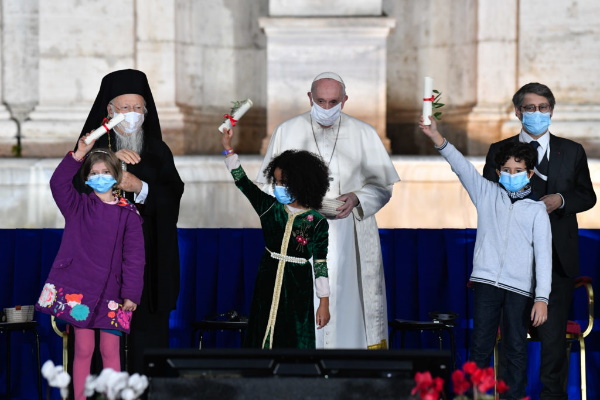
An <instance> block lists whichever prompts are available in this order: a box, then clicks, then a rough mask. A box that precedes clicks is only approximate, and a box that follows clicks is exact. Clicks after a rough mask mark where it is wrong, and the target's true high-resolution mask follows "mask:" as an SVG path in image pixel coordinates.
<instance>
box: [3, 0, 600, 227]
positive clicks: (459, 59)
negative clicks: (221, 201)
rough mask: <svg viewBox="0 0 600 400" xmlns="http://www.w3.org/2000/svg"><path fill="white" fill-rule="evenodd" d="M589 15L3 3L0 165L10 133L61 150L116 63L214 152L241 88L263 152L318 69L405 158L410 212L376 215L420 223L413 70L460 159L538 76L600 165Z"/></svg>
mask: <svg viewBox="0 0 600 400" xmlns="http://www.w3.org/2000/svg"><path fill="white" fill-rule="evenodd" d="M598 15H600V3H598V2H596V1H594V0H579V1H548V0H530V1H528V2H519V1H517V0H505V1H502V2H490V1H487V0H453V1H451V2H449V1H447V0H427V1H414V0H331V1H329V2H322V1H318V0H302V1H294V0H253V1H244V0H176V1H171V0H147V1H137V0H106V1H102V2H97V1H92V0H61V1H60V2H45V1H40V0H0V21H1V24H0V43H1V47H0V97H1V101H0V157H3V159H0V162H2V164H3V165H4V163H7V165H12V164H11V163H14V162H17V163H19V162H21V161H20V160H17V159H13V158H11V157H10V156H11V155H12V151H13V148H14V147H15V146H16V145H17V144H18V143H19V142H18V139H17V137H19V138H20V144H21V148H22V154H23V156H24V157H26V158H25V159H24V160H23V162H29V161H26V160H30V161H31V160H39V159H43V158H44V157H58V156H60V155H62V154H64V152H65V151H66V150H68V149H70V148H71V147H72V146H73V144H74V142H75V140H76V138H77V136H78V135H79V133H80V129H81V127H82V126H83V123H84V121H85V118H86V117H87V113H88V111H89V109H90V107H91V104H92V103H93V101H94V98H95V96H96V94H97V90H98V88H99V85H100V81H101V79H102V77H103V76H104V75H106V74H107V73H109V72H111V71H113V70H117V69H123V68H136V69H140V70H143V71H145V72H146V74H147V75H148V78H149V80H150V84H151V87H152V90H153V93H154V97H155V100H156V103H157V107H158V110H159V115H160V119H161V125H162V128H163V136H164V139H165V141H166V142H167V143H168V144H169V146H170V147H171V149H172V150H173V152H174V153H175V154H177V155H181V156H182V157H187V156H190V157H192V156H194V157H192V158H190V162H192V163H197V162H198V161H197V160H198V159H197V158H196V157H195V156H198V155H202V156H209V155H214V154H217V153H218V152H219V150H220V144H219V134H218V132H217V130H216V128H217V126H218V125H219V124H220V122H221V121H222V115H223V114H224V113H226V112H228V111H229V106H230V101H232V100H241V99H245V98H251V99H252V100H253V102H254V107H253V108H252V109H251V110H250V111H249V112H248V113H247V114H246V116H244V119H243V122H242V123H241V124H240V126H239V130H238V135H237V138H236V139H235V140H236V141H235V142H234V146H235V148H236V150H237V151H238V152H239V153H241V154H249V155H252V154H253V155H258V154H259V153H260V152H261V149H264V146H265V144H266V143H267V141H268V137H269V135H270V134H271V132H272V131H273V129H274V128H275V126H276V125H277V124H279V123H281V122H283V121H284V120H285V119H287V118H289V117H290V116H292V115H295V114H298V113H300V112H303V111H307V110H308V109H309V102H308V98H307V97H306V92H307V91H308V90H309V88H310V83H311V80H312V79H313V77H314V76H315V75H316V74H317V73H319V72H322V71H324V70H328V69H333V70H335V71H336V72H338V73H340V75H342V77H343V78H344V79H345V80H346V83H347V87H348V95H349V101H348V103H347V104H346V107H345V111H346V112H348V113H349V114H351V115H354V116H356V117H359V118H361V119H363V120H366V121H368V122H369V123H371V124H372V125H374V126H375V127H376V128H377V131H378V132H379V134H380V136H381V139H382V141H383V142H384V143H385V145H386V146H387V147H388V148H389V149H390V151H391V153H392V154H393V155H394V158H395V160H396V161H397V162H400V161H398V160H399V158H398V157H405V158H404V159H403V160H405V161H402V162H401V164H402V165H403V168H407V170H402V173H401V177H402V178H403V179H404V180H403V182H402V183H399V184H398V185H396V186H397V187H396V189H395V193H394V200H393V201H394V204H396V203H395V202H396V200H395V199H401V200H402V205H401V206H402V207H403V208H405V209H406V210H404V209H403V210H402V211H394V213H395V214H394V215H393V216H390V218H389V219H388V218H387V217H388V216H389V215H390V214H388V213H389V211H387V210H388V208H386V210H384V211H382V215H384V216H385V218H386V220H389V221H396V222H394V224H396V225H397V226H403V227H406V226H411V227H416V226H423V227H424V226H430V225H429V224H430V222H427V221H426V220H425V219H423V217H419V219H415V218H417V217H415V215H419V214H420V212H419V211H418V210H417V207H419V205H418V204H414V205H412V203H411V197H410V196H411V194H414V192H412V191H411V190H410V189H409V188H410V187H416V186H414V185H415V183H411V182H412V181H410V180H409V181H407V180H406V176H403V175H402V174H406V173H407V172H406V171H412V169H411V168H415V169H416V168H421V167H423V164H422V162H421V161H419V162H417V161H416V159H413V158H410V157H412V156H416V155H433V154H436V153H435V150H434V149H433V148H432V146H431V145H430V144H429V143H428V141H427V140H425V138H423V137H422V135H421V134H420V133H419V132H418V131H417V124H416V121H417V119H418V116H419V114H420V111H421V95H422V85H423V77H424V76H431V77H433V78H434V87H435V89H437V90H440V91H441V92H442V101H443V102H444V103H445V104H446V106H445V107H444V108H443V109H442V111H443V121H442V124H441V125H442V128H443V131H444V133H445V134H446V136H447V137H448V138H449V139H450V140H451V141H452V142H453V143H455V144H456V145H457V147H458V148H459V149H461V150H462V151H464V152H465V153H467V154H469V155H471V156H481V155H483V154H485V152H486V151H487V148H488V147H489V144H490V143H491V142H493V141H497V140H500V139H502V138H504V137H507V136H510V135H513V134H516V133H517V132H518V130H519V123H518V120H517V119H516V117H515V116H514V110H513V109H512V105H511V97H512V94H513V93H514V92H515V91H516V90H517V89H518V88H519V87H520V86H521V85H523V84H525V83H527V82H531V81H539V82H542V83H546V84H547V85H548V86H549V87H550V88H551V89H552V90H553V91H554V94H555V96H556V99H557V106H556V109H555V112H554V116H553V119H552V125H551V131H552V132H553V133H556V134H559V135H561V136H564V137H567V138H571V139H574V140H577V141H579V142H581V143H582V144H583V145H584V147H585V149H586V151H587V153H588V156H589V157H590V158H591V159H592V160H591V164H592V165H593V166H594V167H593V168H597V167H596V166H595V165H596V164H595V161H594V160H593V158H594V157H596V158H600V133H599V132H598V130H597V129H595V127H596V125H597V124H598V120H599V119H600V103H599V102H598V101H597V100H596V99H595V93H596V92H597V89H598V88H597V86H599V85H600V79H599V78H600V69H598V68H597V65H598V64H599V63H600V59H599V58H600V41H598V40H597V38H598V37H599V35H598V34H599V33H600V24H598V17H597V16H598ZM257 157H258V156H257ZM413 162H414V163H415V164H414V167H410V163H413ZM198 165H204V164H198ZM435 165H438V164H435ZM3 168H4V167H3ZM210 170H211V171H212V170H213V169H210ZM428 171H429V172H427V173H426V177H424V178H423V179H422V180H420V181H419V183H418V185H421V186H420V187H421V189H422V190H426V191H427V193H430V192H429V190H431V196H433V197H432V199H433V198H435V196H436V194H435V193H438V194H437V196H439V193H441V192H442V191H443V190H445V189H444V188H443V187H442V186H440V185H439V184H438V182H437V177H436V174H435V172H433V171H431V170H428ZM594 171H596V169H594ZM411 173H412V172H411ZM25 176H27V178H26V179H32V178H31V176H30V174H23V177H24V179H25ZM44 176H45V175H44ZM6 179H7V178H6V177H0V185H2V184H3V183H2V182H6ZM11 179H12V178H11ZM36 179H37V178H36ZM594 179H595V182H598V181H600V177H597V178H594ZM27 184H28V183H26V182H25V183H24V185H27ZM411 185H412V186H411ZM428 185H429V186H428ZM207 190H208V189H207ZM210 190H214V187H213V189H210ZM452 190H458V189H456V188H455V189H452ZM428 196H429V195H428ZM9 197H10V196H9ZM4 201H9V200H7V199H6V198H5V200H4ZM457 206H458V203H457ZM469 206H470V203H469ZM592 211H593V210H592ZM399 212H402V213H403V214H402V215H401V216H398V215H399V214H398V213H399ZM462 212H463V211H461V209H456V210H454V209H453V211H452V213H453V214H454V215H461V213H462ZM404 213H405V214H404ZM592 214H593V213H592ZM592 214H588V215H592ZM28 218H29V217H28ZM405 218H406V220H405ZM444 218H446V217H444ZM456 218H459V217H456ZM469 218H470V217H469ZM584 220H586V221H590V217H584ZM463 222H464V221H463V219H460V218H459V219H456V220H455V221H446V222H443V223H442V222H440V224H441V225H443V226H460V227H462V226H465V223H463ZM197 223H198V224H204V223H205V222H202V221H197ZM225 223H226V224H229V222H225ZM209 225H210V224H209ZM467 225H468V224H467ZM202 226H204V225H202Z"/></svg>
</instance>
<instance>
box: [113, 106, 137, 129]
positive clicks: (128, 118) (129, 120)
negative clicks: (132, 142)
mask: <svg viewBox="0 0 600 400" xmlns="http://www.w3.org/2000/svg"><path fill="white" fill-rule="evenodd" d="M111 107H112V112H113V118H114V116H115V115H117V114H118V113H117V112H116V110H115V109H114V107H113V106H112V105H111ZM123 116H124V117H125V119H124V120H123V121H122V122H121V123H119V125H117V126H116V128H118V129H119V131H120V132H122V133H123V134H126V135H130V134H132V133H137V132H139V131H140V129H141V128H142V124H143V123H144V114H140V113H137V112H135V111H130V112H128V113H125V114H123Z"/></svg>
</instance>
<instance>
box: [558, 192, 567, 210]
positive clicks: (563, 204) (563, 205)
mask: <svg viewBox="0 0 600 400" xmlns="http://www.w3.org/2000/svg"><path fill="white" fill-rule="evenodd" d="M557 194H558V195H559V196H560V198H561V199H562V204H561V206H560V207H558V208H559V209H561V208H565V198H564V197H563V195H562V194H560V193H557Z"/></svg>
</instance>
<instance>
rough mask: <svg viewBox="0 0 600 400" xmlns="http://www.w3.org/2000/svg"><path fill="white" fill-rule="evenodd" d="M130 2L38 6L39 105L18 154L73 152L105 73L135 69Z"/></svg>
mask: <svg viewBox="0 0 600 400" xmlns="http://www.w3.org/2000/svg"><path fill="white" fill-rule="evenodd" d="M134 15H135V13H134V1H133V0H123V1H119V2H118V4H117V3H112V2H111V3H107V2H81V1H77V0H63V1H60V2H46V1H40V2H39V20H38V26H39V41H38V48H39V59H38V68H37V70H36V73H37V76H38V77H39V78H38V79H39V82H38V85H36V86H37V95H38V104H37V106H36V107H35V110H34V111H33V112H32V113H31V114H30V115H29V120H27V121H25V123H24V124H23V130H22V132H23V154H24V155H26V156H41V157H49V156H59V155H63V154H65V152H66V151H67V150H69V149H70V148H72V147H73V146H74V145H75V143H76V141H77V137H78V136H79V134H80V132H81V128H82V127H83V124H84V122H85V119H86V118H87V115H88V113H89V110H90V108H91V106H92V103H93V102H94V99H95V98H96V95H97V93H98V89H99V87H100V81H101V79H102V77H103V76H104V75H106V74H107V73H109V72H111V71H114V70H117V69H123V68H132V67H134V66H135V63H134V53H135V35H133V34H132V33H133V32H134V22H135V20H134Z"/></svg>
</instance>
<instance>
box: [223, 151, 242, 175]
mask: <svg viewBox="0 0 600 400" xmlns="http://www.w3.org/2000/svg"><path fill="white" fill-rule="evenodd" d="M225 165H226V166H227V169H228V170H229V171H230V172H231V171H233V170H234V169H236V168H239V166H240V165H242V164H241V163H240V158H239V157H238V155H237V154H234V155H232V156H229V157H225Z"/></svg>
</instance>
